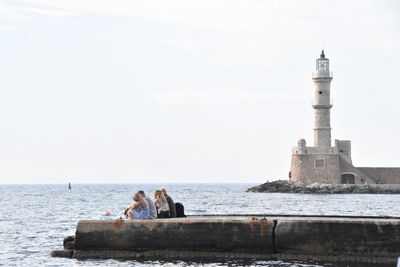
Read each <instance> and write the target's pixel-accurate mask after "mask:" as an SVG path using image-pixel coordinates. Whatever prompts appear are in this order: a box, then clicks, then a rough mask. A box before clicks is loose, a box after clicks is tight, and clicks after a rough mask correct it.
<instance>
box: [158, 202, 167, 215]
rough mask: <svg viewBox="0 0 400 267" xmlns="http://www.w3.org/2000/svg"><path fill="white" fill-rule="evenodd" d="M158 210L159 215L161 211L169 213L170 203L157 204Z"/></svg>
mask: <svg viewBox="0 0 400 267" xmlns="http://www.w3.org/2000/svg"><path fill="white" fill-rule="evenodd" d="M157 208H158V213H160V212H161V211H169V206H168V202H161V203H160V204H157Z"/></svg>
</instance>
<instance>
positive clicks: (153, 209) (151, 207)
mask: <svg viewBox="0 0 400 267" xmlns="http://www.w3.org/2000/svg"><path fill="white" fill-rule="evenodd" d="M138 193H140V194H141V195H142V197H143V198H144V200H146V201H147V203H148V204H149V215H150V219H155V218H157V208H156V206H155V205H154V202H153V201H152V200H151V198H150V197H148V196H146V194H145V193H144V191H143V190H139V191H138Z"/></svg>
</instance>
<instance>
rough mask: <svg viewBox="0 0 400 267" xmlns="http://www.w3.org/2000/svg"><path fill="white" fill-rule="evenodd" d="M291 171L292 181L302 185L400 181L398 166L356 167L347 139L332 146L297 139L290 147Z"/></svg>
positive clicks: (395, 182)
mask: <svg viewBox="0 0 400 267" xmlns="http://www.w3.org/2000/svg"><path fill="white" fill-rule="evenodd" d="M290 172H291V180H292V181H294V182H299V183H302V184H305V185H309V184H313V183H320V184H399V183H400V168H384V167H380V168H373V167H355V166H354V165H353V164H352V160H351V142H350V141H347V140H335V146H333V147H307V146H306V142H305V140H304V139H300V140H299V142H298V146H297V147H293V149H292V164H291V169H290Z"/></svg>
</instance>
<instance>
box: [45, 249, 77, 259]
mask: <svg viewBox="0 0 400 267" xmlns="http://www.w3.org/2000/svg"><path fill="white" fill-rule="evenodd" d="M73 254H74V251H73V250H53V251H52V252H51V254H50V255H51V256H52V257H61V258H72V256H73Z"/></svg>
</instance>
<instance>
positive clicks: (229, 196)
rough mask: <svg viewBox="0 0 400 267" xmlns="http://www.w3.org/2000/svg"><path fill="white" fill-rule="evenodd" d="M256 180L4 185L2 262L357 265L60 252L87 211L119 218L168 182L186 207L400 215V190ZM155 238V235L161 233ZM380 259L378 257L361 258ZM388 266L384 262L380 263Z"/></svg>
mask: <svg viewBox="0 0 400 267" xmlns="http://www.w3.org/2000/svg"><path fill="white" fill-rule="evenodd" d="M251 186H254V184H157V185H156V184H85V185H83V184H82V185H79V184H73V185H72V190H69V189H68V185H67V184H65V185H0V265H4V266H244V265H247V266H272V267H278V266H290V267H295V266H304V267H306V266H307V267H313V266H315V267H317V266H356V265H354V264H353V265H351V264H349V265H347V264H341V265H338V264H336V263H329V262H301V261H272V260H268V259H266V260H262V261H260V260H258V261H256V260H254V261H241V260H240V259H237V260H216V261H215V262H201V261H191V262H184V261H173V262H165V261H134V260H131V261H118V260H76V259H68V258H53V257H51V256H50V252H51V251H52V250H55V249H62V244H63V238H64V237H65V236H68V235H73V234H74V232H75V229H76V224H77V222H78V221H79V220H82V219H96V220H97V219H100V220H115V219H118V218H119V217H121V216H123V211H124V210H125V208H126V207H128V206H129V205H130V204H132V194H133V193H134V192H136V191H138V190H144V191H145V192H147V193H148V194H149V195H152V192H154V191H155V190H156V189H158V188H160V187H165V188H167V191H168V193H169V194H170V195H171V197H172V198H173V199H174V201H175V202H181V203H183V205H184V206H185V213H186V214H187V215H202V214H291V215H296V214H302V215H351V216H357V215H360V216H399V215H400V205H399V204H398V203H400V195H373V194H365V195H353V194H342V195H323V194H318V195H311V194H281V193H246V192H245V191H246V189H247V188H249V187H251ZM106 211H110V212H111V215H110V216H106V215H105V212H106ZM155 242H156V241H155ZM359 266H373V265H366V264H363V265H359ZM376 266H383V265H376Z"/></svg>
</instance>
